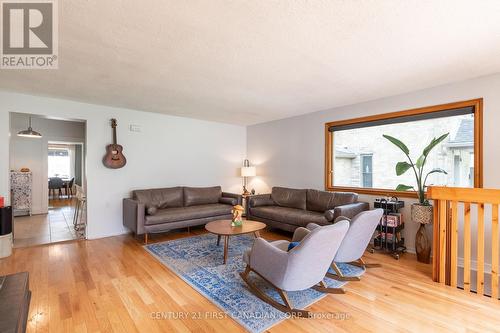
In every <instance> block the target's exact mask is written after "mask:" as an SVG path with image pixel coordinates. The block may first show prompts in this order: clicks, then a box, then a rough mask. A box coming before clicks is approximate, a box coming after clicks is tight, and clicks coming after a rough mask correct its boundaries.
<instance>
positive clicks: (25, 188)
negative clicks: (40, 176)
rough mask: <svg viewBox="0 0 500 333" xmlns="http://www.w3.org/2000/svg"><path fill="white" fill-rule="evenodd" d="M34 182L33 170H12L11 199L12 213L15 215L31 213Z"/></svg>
mask: <svg viewBox="0 0 500 333" xmlns="http://www.w3.org/2000/svg"><path fill="white" fill-rule="evenodd" d="M32 183H33V175H32V174H31V172H17V171H11V173H10V192H11V196H10V198H11V199H10V201H11V205H12V213H13V215H14V216H20V215H31V206H32V198H31V191H32Z"/></svg>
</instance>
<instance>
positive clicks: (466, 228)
mask: <svg viewBox="0 0 500 333" xmlns="http://www.w3.org/2000/svg"><path fill="white" fill-rule="evenodd" d="M470 251H471V239H470V203H468V202H466V203H464V290H465V291H470V264H471V259H470V256H471V253H470Z"/></svg>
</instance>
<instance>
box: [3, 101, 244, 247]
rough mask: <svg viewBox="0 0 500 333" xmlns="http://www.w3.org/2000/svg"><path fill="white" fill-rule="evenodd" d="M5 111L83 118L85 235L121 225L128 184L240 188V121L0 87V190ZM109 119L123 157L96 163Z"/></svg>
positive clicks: (6, 188) (119, 229)
mask: <svg viewBox="0 0 500 333" xmlns="http://www.w3.org/2000/svg"><path fill="white" fill-rule="evenodd" d="M10 112H17V113H30V114H38V115H45V116H52V117H60V118H64V119H69V120H71V119H77V120H85V121H86V129H87V133H86V134H87V135H86V136H87V196H88V223H89V225H88V237H89V238H99V237H105V236H111V235H116V234H120V233H123V232H125V229H124V228H123V226H122V198H123V197H126V196H128V195H129V194H130V191H131V190H133V189H139V188H148V187H162V186H174V185H192V186H207V185H221V186H222V187H223V190H225V191H232V192H239V191H241V179H240V178H239V177H238V168H239V167H240V165H241V163H242V160H243V159H244V158H245V151H246V130H245V127H241V126H235V125H227V124H220V123H214V122H207V121H200V120H194V119H188V118H180V117H171V116H165V115H161V114H154V113H147V112H140V111H135V110H129V109H120V108H111V107H105V106H99V105H91V104H84V103H77V102H71V101H67V100H60V99H51V98H43V97H36V96H30V95H23V94H15V93H8V92H0V193H1V194H0V195H4V196H7V197H8V193H9V181H8V180H9V139H10V135H11V134H10V133H9V113H10ZM110 118H117V120H118V143H119V144H121V145H123V146H124V154H125V156H126V157H127V160H128V164H127V165H126V166H125V167H124V168H122V169H118V170H111V169H107V168H105V167H104V166H103V164H102V157H103V156H104V153H105V146H106V145H107V144H109V143H110V142H111V128H110V124H109V119H110ZM130 124H136V125H140V126H141V127H142V132H140V133H137V132H130V131H129V130H128V126H129V125H130Z"/></svg>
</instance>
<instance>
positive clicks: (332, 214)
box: [325, 202, 370, 222]
mask: <svg viewBox="0 0 500 333" xmlns="http://www.w3.org/2000/svg"><path fill="white" fill-rule="evenodd" d="M365 210H370V205H369V204H368V203H367V202H356V203H352V204H348V205H342V206H337V207H335V208H334V209H330V210H327V211H326V212H325V218H326V219H327V220H328V221H330V222H333V221H335V219H336V218H337V217H339V216H345V217H348V218H350V219H352V218H353V217H354V216H356V215H358V214H359V213H361V212H364V211H365Z"/></svg>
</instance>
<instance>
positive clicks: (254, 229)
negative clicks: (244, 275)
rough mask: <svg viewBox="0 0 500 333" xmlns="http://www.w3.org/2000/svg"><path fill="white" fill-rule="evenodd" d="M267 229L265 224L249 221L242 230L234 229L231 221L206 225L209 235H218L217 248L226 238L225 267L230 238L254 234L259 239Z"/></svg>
mask: <svg viewBox="0 0 500 333" xmlns="http://www.w3.org/2000/svg"><path fill="white" fill-rule="evenodd" d="M265 228H266V224H265V223H262V222H257V221H249V220H247V221H245V224H243V225H242V226H241V227H240V228H233V226H232V222H231V220H218V221H212V222H209V223H207V224H206V225H205V229H206V230H207V231H208V232H209V233H211V234H214V235H217V246H218V245H219V244H220V239H221V237H222V236H224V261H223V263H224V265H225V264H226V262H227V255H228V251H229V237H230V236H236V235H244V234H254V236H255V238H259V237H260V234H259V231H260V230H264V229H265Z"/></svg>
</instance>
